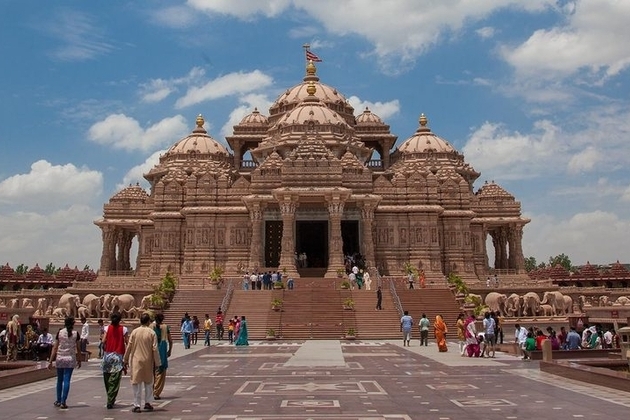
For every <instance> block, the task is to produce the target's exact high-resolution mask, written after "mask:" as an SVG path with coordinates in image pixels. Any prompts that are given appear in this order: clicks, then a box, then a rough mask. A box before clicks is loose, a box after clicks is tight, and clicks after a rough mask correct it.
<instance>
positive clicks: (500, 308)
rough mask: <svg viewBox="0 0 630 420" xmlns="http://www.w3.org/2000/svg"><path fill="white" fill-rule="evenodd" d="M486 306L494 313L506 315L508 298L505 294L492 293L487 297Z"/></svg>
mask: <svg viewBox="0 0 630 420" xmlns="http://www.w3.org/2000/svg"><path fill="white" fill-rule="evenodd" d="M484 302H485V303H486V306H487V307H488V308H489V309H490V310H491V311H492V312H497V313H500V314H501V315H505V314H506V310H505V307H506V303H507V296H506V295H505V294H503V293H497V292H490V293H488V294H487V295H486V299H485V300H484Z"/></svg>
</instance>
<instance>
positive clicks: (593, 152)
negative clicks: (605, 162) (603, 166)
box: [567, 146, 603, 174]
mask: <svg viewBox="0 0 630 420" xmlns="http://www.w3.org/2000/svg"><path fill="white" fill-rule="evenodd" d="M602 158H603V156H602V154H601V153H600V152H599V151H598V150H597V149H596V148H595V147H592V146H589V147H587V148H586V149H584V150H583V151H581V152H579V153H577V154H575V155H573V156H572V157H571V159H570V160H569V164H568V167H567V169H568V171H569V173H570V174H576V173H578V172H583V171H584V172H586V171H591V170H593V168H594V167H595V165H596V164H597V163H598V162H601V160H602Z"/></svg>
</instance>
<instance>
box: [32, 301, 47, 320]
mask: <svg viewBox="0 0 630 420" xmlns="http://www.w3.org/2000/svg"><path fill="white" fill-rule="evenodd" d="M47 311H48V298H45V297H41V298H39V299H37V307H36V308H35V313H34V315H35V316H44V315H46V312H47Z"/></svg>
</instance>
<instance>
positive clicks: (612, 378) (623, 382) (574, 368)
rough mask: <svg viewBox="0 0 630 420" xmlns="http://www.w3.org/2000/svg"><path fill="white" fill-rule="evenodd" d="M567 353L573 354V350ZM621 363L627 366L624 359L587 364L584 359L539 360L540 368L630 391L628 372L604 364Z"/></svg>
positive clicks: (590, 382)
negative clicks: (615, 369)
mask: <svg viewBox="0 0 630 420" xmlns="http://www.w3.org/2000/svg"><path fill="white" fill-rule="evenodd" d="M591 351H593V350H591ZM595 351H596V350H595ZM568 353H571V354H574V353H575V352H568ZM621 365H625V366H627V362H626V361H625V360H624V361H621V360H597V361H592V364H588V361H585V360H553V361H551V362H544V361H541V362H540V370H541V371H542V372H547V373H550V374H553V375H557V376H561V377H563V378H568V379H573V380H576V381H580V382H584V383H587V384H593V385H599V386H605V387H608V388H613V389H617V390H620V391H625V392H630V373H628V372H619V371H614V370H612V369H607V368H606V366H609V367H612V366H621Z"/></svg>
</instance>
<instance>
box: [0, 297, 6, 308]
mask: <svg viewBox="0 0 630 420" xmlns="http://www.w3.org/2000/svg"><path fill="white" fill-rule="evenodd" d="M6 307H7V304H6V303H4V299H0V308H6Z"/></svg>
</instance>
